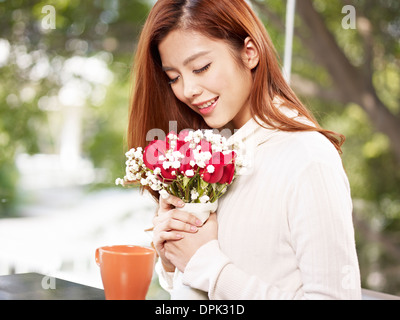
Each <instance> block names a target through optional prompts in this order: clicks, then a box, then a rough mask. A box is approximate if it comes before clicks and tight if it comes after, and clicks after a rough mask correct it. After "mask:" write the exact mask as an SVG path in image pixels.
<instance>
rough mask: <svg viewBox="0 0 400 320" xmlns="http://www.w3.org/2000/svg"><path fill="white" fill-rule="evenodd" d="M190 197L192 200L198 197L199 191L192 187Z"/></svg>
mask: <svg viewBox="0 0 400 320" xmlns="http://www.w3.org/2000/svg"><path fill="white" fill-rule="evenodd" d="M190 197H191V199H192V200H196V199H197V198H198V197H199V193H198V192H197V190H196V189H192V191H190Z"/></svg>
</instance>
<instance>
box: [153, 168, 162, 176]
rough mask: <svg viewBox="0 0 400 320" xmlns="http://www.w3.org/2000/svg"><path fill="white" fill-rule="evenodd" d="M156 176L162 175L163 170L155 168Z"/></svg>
mask: <svg viewBox="0 0 400 320" xmlns="http://www.w3.org/2000/svg"><path fill="white" fill-rule="evenodd" d="M154 174H156V175H158V174H161V168H159V167H157V168H155V169H154Z"/></svg>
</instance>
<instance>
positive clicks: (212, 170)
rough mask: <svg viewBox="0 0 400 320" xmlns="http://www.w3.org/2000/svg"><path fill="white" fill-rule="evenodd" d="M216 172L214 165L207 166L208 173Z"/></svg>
mask: <svg viewBox="0 0 400 320" xmlns="http://www.w3.org/2000/svg"><path fill="white" fill-rule="evenodd" d="M214 171H215V167H214V166H213V165H212V164H210V165H208V166H207V172H208V173H214Z"/></svg>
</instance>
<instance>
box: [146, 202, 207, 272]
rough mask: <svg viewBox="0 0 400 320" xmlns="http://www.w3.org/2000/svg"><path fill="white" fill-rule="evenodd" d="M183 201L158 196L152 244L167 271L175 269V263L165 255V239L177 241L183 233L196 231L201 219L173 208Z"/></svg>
mask: <svg viewBox="0 0 400 320" xmlns="http://www.w3.org/2000/svg"><path fill="white" fill-rule="evenodd" d="M183 206H184V202H183V201H182V200H181V199H179V198H177V197H174V196H169V197H168V198H167V199H163V198H162V197H160V202H159V209H158V212H157V216H155V217H154V219H153V225H154V229H153V244H154V247H155V249H156V251H157V253H158V255H159V256H160V258H161V261H162V264H163V266H164V269H165V270H166V271H168V272H173V271H174V270H175V265H174V264H173V263H172V262H171V261H170V260H169V259H168V258H167V257H166V256H165V253H166V252H165V244H166V241H169V242H177V241H178V240H181V239H183V237H184V235H183V234H184V233H186V235H189V234H190V233H196V232H197V230H198V227H200V226H201V225H202V223H201V221H200V220H199V219H197V218H196V217H195V216H194V215H192V214H189V213H187V212H184V211H180V210H177V209H175V208H182V207H183Z"/></svg>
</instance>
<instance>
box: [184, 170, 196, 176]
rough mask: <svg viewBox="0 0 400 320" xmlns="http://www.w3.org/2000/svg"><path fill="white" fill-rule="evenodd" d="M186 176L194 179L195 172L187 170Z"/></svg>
mask: <svg viewBox="0 0 400 320" xmlns="http://www.w3.org/2000/svg"><path fill="white" fill-rule="evenodd" d="M185 175H186V176H188V177H193V176H194V171H193V170H192V169H190V170H186V171H185Z"/></svg>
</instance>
